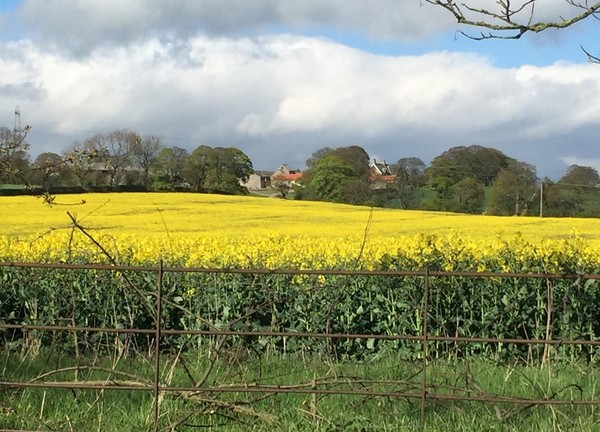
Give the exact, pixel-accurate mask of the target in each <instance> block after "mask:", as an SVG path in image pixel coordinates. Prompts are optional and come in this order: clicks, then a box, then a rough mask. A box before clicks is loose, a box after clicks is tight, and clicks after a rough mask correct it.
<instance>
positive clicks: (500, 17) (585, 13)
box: [425, 0, 600, 63]
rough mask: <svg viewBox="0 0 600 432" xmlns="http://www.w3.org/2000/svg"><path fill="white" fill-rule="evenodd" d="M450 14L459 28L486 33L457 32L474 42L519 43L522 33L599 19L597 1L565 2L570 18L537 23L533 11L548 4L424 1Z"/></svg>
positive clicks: (541, 0)
mask: <svg viewBox="0 0 600 432" xmlns="http://www.w3.org/2000/svg"><path fill="white" fill-rule="evenodd" d="M425 1H426V2H427V3H430V4H432V5H435V6H439V7H441V8H444V9H446V10H447V11H448V12H450V13H451V14H452V15H453V16H454V18H455V19H456V21H457V22H458V23H459V24H463V25H467V26H473V27H479V28H484V29H487V30H489V31H488V32H480V34H479V35H478V36H474V35H472V34H468V33H465V32H463V31H459V33H461V34H462V35H464V36H466V37H468V38H470V39H475V40H483V39H520V38H521V37H522V36H523V35H524V34H525V33H540V32H543V31H545V30H548V29H563V28H567V27H570V26H572V25H573V24H576V23H578V22H580V21H583V20H585V19H587V18H596V19H600V1H589V0H564V3H565V5H566V6H568V7H569V10H570V12H571V13H570V14H569V15H567V16H560V15H559V16H557V17H556V19H552V18H550V19H538V14H537V13H536V7H538V6H539V8H547V7H548V2H547V0H516V1H511V0H495V1H494V2H492V1H491V0H490V1H488V2H487V3H489V4H490V7H480V6H475V4H481V3H482V2H481V1H478V0H470V1H465V2H456V1H455V0H425ZM582 50H583V51H584V52H585V54H586V55H587V56H588V58H589V59H590V61H592V62H595V63H598V62H600V58H599V57H598V56H594V55H592V54H590V53H589V52H588V51H586V50H585V49H584V48H583V47H582Z"/></svg>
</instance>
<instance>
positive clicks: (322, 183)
mask: <svg viewBox="0 0 600 432" xmlns="http://www.w3.org/2000/svg"><path fill="white" fill-rule="evenodd" d="M306 165H307V171H306V172H305V175H304V177H303V179H302V182H301V184H300V185H299V186H298V187H297V188H296V197H297V198H299V199H310V200H320V201H332V202H341V203H350V204H363V205H374V206H381V207H395V208H403V209H426V210H442V211H451V212H461V213H473V214H481V213H486V214H491V215H505V216H509V215H538V214H540V213H542V212H543V214H544V215H545V216H599V215H600V204H597V203H599V202H600V200H599V199H598V198H600V189H598V172H597V171H596V169H594V168H592V167H586V166H578V165H572V166H570V167H569V168H568V169H567V171H566V173H565V175H564V176H563V177H561V178H560V180H558V181H557V182H553V181H551V180H549V179H547V178H546V179H540V178H538V176H537V174H536V169H535V167H534V166H532V165H531V164H528V163H526V162H522V161H518V160H516V159H514V158H511V157H509V156H507V155H505V154H504V153H502V152H501V151H499V150H497V149H494V148H488V147H483V146H478V145H472V146H468V147H466V146H459V147H453V148H451V149H449V150H447V151H445V152H443V153H442V154H440V155H439V156H437V157H435V158H434V159H433V160H432V161H431V163H430V164H429V165H426V164H425V163H424V162H423V161H422V160H421V159H419V158H416V157H407V158H401V159H399V160H398V161H397V162H395V163H393V164H390V165H386V169H387V170H389V171H386V172H385V173H384V175H379V171H374V170H373V164H372V163H370V161H369V156H368V154H367V153H366V152H365V151H364V150H363V149H362V148H361V147H358V146H351V147H340V148H337V149H331V148H323V149H320V150H318V151H316V152H315V153H313V155H312V156H311V157H310V158H309V159H308V160H307V161H306Z"/></svg>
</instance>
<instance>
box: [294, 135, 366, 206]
mask: <svg viewBox="0 0 600 432" xmlns="http://www.w3.org/2000/svg"><path fill="white" fill-rule="evenodd" d="M307 166H309V168H308V169H307V170H306V171H305V172H304V173H303V174H302V181H301V187H300V188H298V189H295V191H296V198H298V199H300V198H302V199H308V200H311V199H312V200H320V201H335V202H345V203H352V204H364V203H365V202H366V201H367V200H368V198H369V196H370V189H369V175H370V168H369V155H368V154H367V152H366V151H365V150H364V149H363V148H362V147H359V146H348V147H338V148H336V149H330V148H329V147H325V148H323V149H321V150H317V151H316V152H314V153H313V155H312V157H311V158H310V159H309V160H308V161H307ZM328 183H329V184H328Z"/></svg>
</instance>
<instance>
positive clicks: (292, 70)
mask: <svg viewBox="0 0 600 432" xmlns="http://www.w3.org/2000/svg"><path fill="white" fill-rule="evenodd" d="M0 50H1V52H2V53H3V55H2V56H1V57H0V67H1V68H2V71H3V74H2V76H0V98H1V99H2V100H3V101H4V103H5V104H6V105H5V108H4V111H5V112H7V113H12V109H13V108H14V106H15V105H19V106H20V107H21V112H22V116H23V120H24V122H26V123H31V124H32V125H33V127H34V128H33V130H32V133H31V135H30V138H31V143H32V146H33V151H38V152H39V151H48V150H53V151H57V150H59V149H60V147H65V146H66V145H68V144H70V142H71V141H72V140H73V139H76V138H78V139H82V138H85V137H87V136H90V135H92V134H93V133H95V132H106V131H110V130H113V129H118V128H130V129H133V130H136V131H138V132H140V133H142V134H150V133H152V134H159V135H163V136H164V137H165V140H166V143H167V144H168V145H177V146H181V147H186V148H188V149H193V148H195V147H196V146H198V145H200V144H209V145H235V146H238V147H240V148H242V149H243V150H244V151H246V152H247V153H248V154H249V155H250V156H251V158H252V159H253V160H254V162H255V165H256V166H257V167H259V168H263V167H264V168H267V167H269V166H270V165H276V164H277V163H279V162H281V161H287V162H289V163H292V164H293V165H296V166H301V165H302V162H303V161H304V160H305V159H306V158H308V157H309V156H310V154H311V152H312V151H314V150H315V149H317V148H320V147H324V146H331V147H335V146H342V145H350V144H356V145H362V146H363V147H365V149H367V151H368V152H369V153H372V154H377V155H381V156H380V157H382V158H385V159H387V160H390V161H391V160H396V159H397V158H400V157H406V156H419V157H422V158H424V159H427V158H430V157H433V156H435V155H437V154H439V153H440V152H441V151H443V150H446V149H447V148H449V147H451V146H454V145H468V144H474V143H478V144H482V145H490V146H494V147H497V148H499V149H501V150H503V151H505V152H506V153H507V154H509V155H511V156H513V157H518V158H521V159H524V160H526V161H528V162H532V163H534V164H539V163H546V164H552V163H554V164H556V163H560V164H563V163H564V161H563V160H561V157H564V155H565V154H566V155H574V157H577V155H578V154H582V152H583V151H584V150H585V149H588V148H589V144H590V143H592V142H595V140H596V136H595V133H596V132H595V128H592V127H590V125H597V124H598V122H600V84H599V83H600V68H598V67H597V66H594V65H569V64H555V65H552V66H548V67H540V68H533V67H521V68H515V69H500V68H495V67H494V66H493V65H492V64H491V63H489V62H488V61H487V60H486V59H485V58H484V57H481V56H475V55H470V54H460V53H450V52H433V53H429V54H426V55H422V56H398V57H392V56H377V55H374V54H369V53H365V52H363V51H360V50H357V49H352V48H348V47H346V46H343V45H340V44H337V43H334V42H331V41H329V40H326V39H320V38H308V37H301V36H292V35H277V36H275V35H272V36H261V37H256V38H247V37H240V38H225V37H216V38H215V37H208V36H196V37H192V38H189V39H178V38H174V37H172V38H166V37H160V38H159V37H154V38H148V39H144V40H139V41H137V42H135V43H131V44H129V45H123V46H121V47H119V48H113V49H108V48H107V49H96V50H94V51H92V52H91V53H90V54H89V55H88V56H85V57H81V58H76V57H73V56H70V55H68V54H65V53H62V52H60V51H52V50H48V49H46V48H43V47H41V46H38V45H35V44H34V43H32V42H21V43H5V44H1V45H0ZM3 118H5V117H3ZM8 120H9V121H10V119H8ZM7 123H8V121H7ZM8 124H9V125H10V124H12V123H8ZM569 134H578V141H577V142H575V143H573V142H568V139H569V138H568V137H569ZM564 137H567V138H564ZM567 144H568V146H567ZM535 146H538V147H537V148H535ZM540 147H541V148H542V151H541V152H540ZM513 151H516V154H515V153H513ZM585 151H587V150H585Z"/></svg>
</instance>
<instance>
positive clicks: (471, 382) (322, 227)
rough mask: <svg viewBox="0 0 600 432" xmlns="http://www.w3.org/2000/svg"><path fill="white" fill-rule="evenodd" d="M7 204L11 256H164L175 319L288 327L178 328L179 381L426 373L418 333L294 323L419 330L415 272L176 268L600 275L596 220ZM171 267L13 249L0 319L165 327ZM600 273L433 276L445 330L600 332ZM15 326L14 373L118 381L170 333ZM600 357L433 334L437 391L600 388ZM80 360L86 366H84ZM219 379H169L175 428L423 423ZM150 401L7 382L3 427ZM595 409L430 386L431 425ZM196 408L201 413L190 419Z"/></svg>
mask: <svg viewBox="0 0 600 432" xmlns="http://www.w3.org/2000/svg"><path fill="white" fill-rule="evenodd" d="M0 218H1V220H2V224H1V225H0V262H5V263H6V262H52V263H55V262H67V263H107V262H117V263H120V264H134V265H139V264H142V265H155V264H157V262H158V261H159V259H163V260H164V262H165V264H166V265H168V266H172V267H173V268H175V269H172V270H173V271H172V272H170V273H169V272H167V274H165V275H164V280H163V282H162V287H163V288H162V299H163V302H164V305H163V309H162V321H163V326H164V328H167V329H175V330H192V331H197V330H200V331H206V330H213V329H216V328H217V329H222V330H238V331H251V332H256V331H265V330H267V331H279V332H285V333H286V336H285V337H280V336H277V337H261V336H256V335H254V334H253V335H252V336H247V335H246V336H234V337H231V336H229V337H227V338H226V337H223V338H221V339H219V337H215V336H197V337H196V336H189V337H188V336H181V335H179V336H177V335H174V336H170V337H168V338H167V337H164V338H163V339H164V340H163V344H164V347H163V350H164V360H165V362H164V363H163V366H162V370H161V374H160V376H161V378H160V379H161V382H163V383H170V384H172V385H188V386H189V385H190V384H191V383H195V382H196V380H198V379H199V377H204V380H205V381H203V382H206V385H207V386H210V385H222V386H224V387H227V386H236V385H237V386H245V385H249V386H252V385H254V384H256V383H259V384H265V385H283V386H285V385H288V386H291V387H302V388H305V386H309V387H310V386H311V385H312V384H311V383H313V382H316V381H318V382H319V383H322V385H324V386H329V387H326V388H330V389H331V388H346V389H347V388H352V389H363V390H364V389H365V388H367V389H372V390H377V389H379V390H390V389H393V390H398V389H399V388H408V389H410V390H411V391H412V390H415V389H418V388H419V386H420V385H421V383H422V381H421V377H422V374H421V365H422V363H423V356H422V354H423V350H422V343H421V342H414V341H404V340H392V339H390V340H383V339H381V340H377V341H375V340H374V339H371V340H369V339H367V338H363V339H356V340H353V339H350V338H346V337H341V338H339V337H338V338H331V339H323V338H319V337H316V338H312V337H290V336H288V335H292V334H293V333H305V334H306V333H320V334H322V333H338V334H344V335H348V334H362V335H368V337H370V336H372V335H380V336H394V335H420V334H422V332H423V329H424V322H423V316H424V314H423V313H422V308H423V307H424V306H423V304H424V281H423V279H422V278H420V277H418V276H413V275H408V276H396V275H372V274H371V275H369V274H360V275H356V274H352V275H350V276H348V275H342V274H327V275H294V274H270V273H269V272H266V273H265V274H249V273H243V272H242V273H237V274H227V273H220V272H213V271H207V272H200V271H196V272H176V271H174V270H176V268H177V267H189V266H199V267H208V268H211V267H217V268H222V267H227V268H241V269H262V268H267V269H300V270H302V269H305V270H307V269H315V268H317V269H318V268H326V269H348V270H375V269H380V270H422V269H423V268H424V267H425V266H428V267H429V268H430V269H433V270H470V271H479V272H481V271H499V272H521V271H523V272H560V273H566V274H568V275H573V274H575V273H576V274H598V273H600V221H599V220H596V219H550V218H537V217H491V216H483V215H481V216H472V215H459V214H450V213H434V212H419V211H400V210H385V209H370V208H367V207H355V206H348V205H335V204H326V203H314V202H299V201H291V200H287V201H286V200H278V199H271V198H259V197H233V196H218V195H196V194H131V193H127V194H86V195H66V196H59V197H57V198H56V201H55V202H54V203H53V205H52V206H49V205H47V204H44V203H43V201H42V200H41V199H38V198H33V197H1V198H0ZM157 278H158V276H157V274H156V272H154V271H152V270H143V271H114V269H111V270H107V271H99V270H97V269H85V268H83V269H82V268H77V269H73V270H68V271H67V270H64V269H47V268H38V269H35V268H21V267H14V266H2V267H0V286H1V287H2V289H1V290H0V322H1V323H3V324H9V325H22V324H25V325H56V324H60V323H67V324H68V325H82V326H92V325H93V326H97V327H110V328H115V327H117V328H146V329H147V328H152V326H153V325H154V322H153V321H154V319H153V316H152V314H153V309H152V308H153V306H152V305H153V302H154V299H155V298H156V295H157V294H156V286H157ZM599 285H600V284H599V283H598V281H597V280H592V279H589V280H584V279H579V278H577V279H565V280H558V279H557V280H550V279H546V278H538V279H533V278H532V279H519V278H516V277H513V276H510V275H504V276H502V277H493V278H483V277H477V278H469V277H462V276H449V277H432V278H430V280H429V283H428V296H429V306H428V314H427V315H428V316H429V317H430V319H429V323H428V327H427V329H428V330H427V331H428V335H430V336H439V337H452V336H461V337H487V338H498V337H502V338H519V339H527V338H534V339H556V340H561V341H566V340H574V339H577V340H581V339H584V340H590V339H592V340H595V339H597V338H598V336H600V307H598V305H600V286H599ZM0 336H2V339H1V340H0V347H1V348H2V351H1V353H2V356H1V357H0V371H1V372H0V381H15V380H23V381H36V382H37V381H39V380H40V379H41V378H40V377H44V378H45V379H47V380H50V381H51V380H54V379H63V380H73V379H75V380H78V381H83V382H85V381H92V382H105V381H106V382H108V380H116V379H117V378H118V377H120V376H124V375H122V374H123V373H128V374H130V375H127V376H126V377H127V380H132V379H135V380H139V381H140V382H148V380H151V376H152V375H153V372H154V370H153V363H152V356H151V353H152V349H153V347H152V344H151V341H149V340H148V339H145V338H144V337H142V336H140V337H134V336H124V335H121V336H119V337H115V335H112V334H110V333H108V332H107V333H94V332H87V331H85V332H78V333H66V332H63V333H61V332H43V331H38V330H33V331H23V332H21V331H19V330H16V331H12V330H0ZM221 341H223V343H221ZM215 347H217V348H215ZM215 353H216V354H215ZM180 354H181V357H179V355H180ZM599 354H600V351H599V350H598V347H596V346H591V345H578V344H574V345H569V344H560V345H556V346H555V347H553V348H551V349H550V350H549V351H547V350H546V349H545V347H544V345H534V346H531V347H528V346H526V345H519V344H509V343H502V342H499V343H475V344H461V343H445V342H435V341H431V342H429V343H428V357H427V361H428V362H430V363H429V368H428V373H427V380H428V383H429V384H428V385H429V386H430V387H429V388H431V390H432V391H435V392H437V393H444V394H447V395H448V394H450V395H451V394H469V395H473V394H475V395H483V396H485V395H496V396H500V397H519V398H528V399H542V400H546V399H548V400H551V399H559V400H565V399H566V400H579V401H581V400H584V401H589V400H590V399H591V400H597V399H599V396H598V395H597V388H598V374H597V373H596V370H595V365H597V364H598V361H599V360H600V356H599ZM184 358H185V359H186V360H185V363H184V362H183V359H184ZM73 365H77V367H76V368H75V369H74V373H73V372H67V371H72V367H73ZM70 368H71V369H70ZM120 374H121V375H120ZM192 376H193V377H194V378H195V380H194V379H191V378H190V377H192ZM190 380H191V381H190ZM111 382H112V381H111ZM325 383H328V384H325ZM342 386H346V387H342ZM209 395H210V398H209V399H202V400H199V401H193V400H192V401H191V400H188V399H186V398H185V397H181V396H180V395H177V394H171V395H164V399H161V404H162V407H161V409H162V414H161V417H160V420H159V421H160V424H161V428H163V430H197V428H198V427H202V428H205V429H208V430H225V431H229V430H231V431H237V430H270V431H272V430H323V431H325V430H327V431H334V430H335V431H337V430H340V431H341V430H354V431H379V430H419V429H420V428H419V425H420V420H421V412H420V404H419V401H418V400H412V399H404V398H398V397H387V398H379V397H372V396H368V397H360V396H356V395H351V396H340V395H320V396H319V397H318V398H316V397H314V398H313V397H312V396H311V395H306V394H305V395H292V394H289V395H288V394H280V395H277V396H274V395H270V396H267V397H266V398H263V397H262V396H260V395H255V394H246V393H231V394H230V393H227V392H224V393H220V392H218V391H217V392H215V393H210V394H209ZM207 397H209V396H207ZM63 400H69V401H72V403H69V404H68V406H65V404H63V403H62V401H63ZM152 404H153V398H152V397H151V395H150V394H149V393H138V394H132V393H128V392H121V391H106V392H105V391H103V390H89V391H87V390H77V391H61V390H59V389H26V390H8V389H7V390H5V391H3V392H0V429H1V428H8V427H13V428H20V429H34V428H35V429H38V428H43V429H50V430H52V429H54V430H147V429H149V428H150V426H151V415H150V414H151V411H152ZM597 411H598V410H597V407H596V406H594V405H591V406H583V405H579V406H570V405H567V406H552V405H525V406H519V405H511V404H510V403H503V402H501V403H495V404H481V403H478V402H449V401H439V400H438V401H428V402H427V406H426V410H425V411H424V414H423V415H424V417H423V418H424V420H425V423H426V425H427V428H426V429H425V430H431V431H438V430H439V431H442V430H444V431H446V430H448V431H453V430H454V431H470V430H497V431H505V430H506V431H513V430H514V431H516V430H556V431H559V430H582V431H593V430H598V427H599V425H600V418H599V416H598V413H597ZM383 412H385V413H387V414H388V415H387V416H386V415H383V414H382V413H383ZM188 414H190V415H191V417H190V419H189V422H188V423H189V424H190V425H194V426H189V427H185V426H183V424H181V425H180V426H178V427H177V428H175V427H174V426H173V425H175V424H179V423H178V422H179V420H180V419H181V418H186V416H187V415H188Z"/></svg>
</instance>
